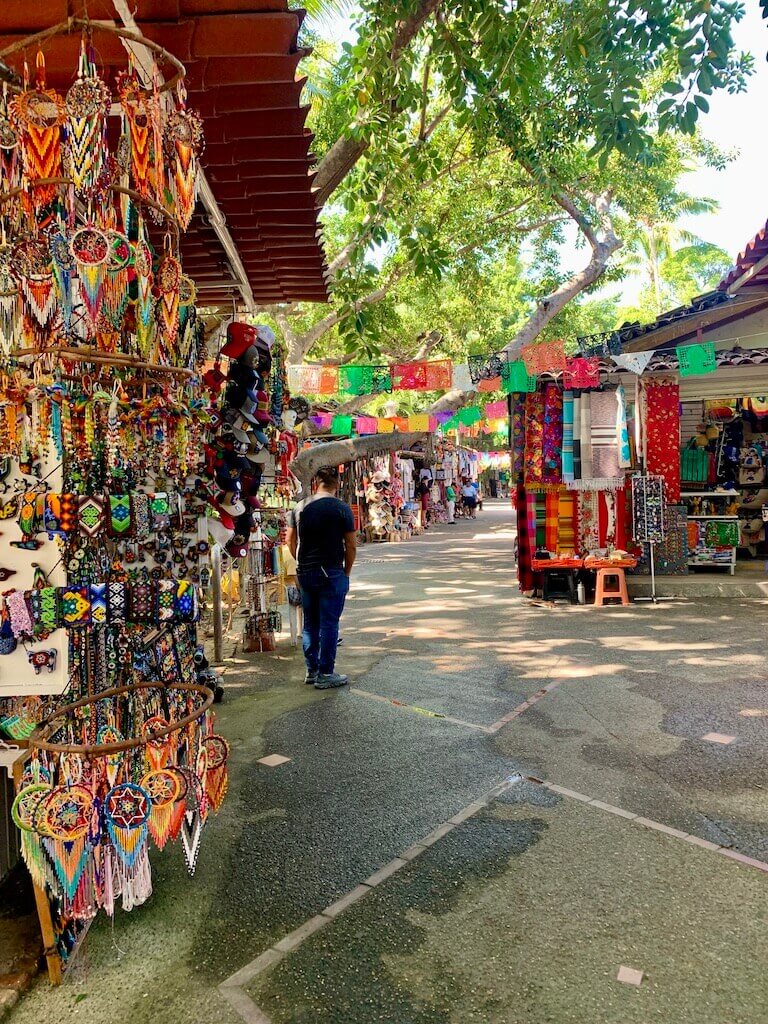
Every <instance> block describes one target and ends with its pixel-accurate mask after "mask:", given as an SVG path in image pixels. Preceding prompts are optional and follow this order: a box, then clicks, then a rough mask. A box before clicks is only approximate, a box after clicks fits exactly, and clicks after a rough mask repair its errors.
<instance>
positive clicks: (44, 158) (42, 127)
mask: <svg viewBox="0 0 768 1024" xmlns="http://www.w3.org/2000/svg"><path fill="white" fill-rule="evenodd" d="M24 70H25V75H24V78H25V83H26V78H27V70H26V65H25V69H24ZM10 109H11V118H12V120H13V123H14V125H15V126H16V128H17V129H18V132H19V143H20V146H21V158H22V166H23V168H24V177H25V178H26V180H27V181H28V182H29V184H30V187H31V189H32V199H33V203H34V206H35V207H36V208H39V207H40V206H45V205H46V204H47V203H50V202H51V201H52V200H53V199H54V198H55V197H56V193H57V185H55V184H46V185H37V184H35V183H36V182H37V181H40V180H41V179H48V178H60V177H61V175H62V159H61V126H62V125H63V124H64V122H65V120H66V108H65V106H64V100H63V99H62V98H61V96H60V95H59V94H58V93H57V92H56V91H55V89H46V87H45V58H44V57H43V54H42V52H38V54H37V76H36V82H35V88H34V89H29V88H26V89H25V90H24V92H22V93H19V95H18V96H16V97H15V98H14V99H13V100H12V101H11V103H10Z"/></svg>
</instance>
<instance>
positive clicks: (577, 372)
mask: <svg viewBox="0 0 768 1024" xmlns="http://www.w3.org/2000/svg"><path fill="white" fill-rule="evenodd" d="M563 387H564V388H566V390H570V389H571V388H581V389H584V388H597V387H600V360H599V359H597V358H593V357H589V358H585V357H584V356H579V357H577V358H576V359H568V360H567V362H566V365H565V370H563Z"/></svg>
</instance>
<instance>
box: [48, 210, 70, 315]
mask: <svg viewBox="0 0 768 1024" xmlns="http://www.w3.org/2000/svg"><path fill="white" fill-rule="evenodd" d="M48 245H49V248H50V252H51V268H52V271H53V277H54V280H55V282H56V290H57V292H58V301H59V308H60V310H61V323H62V327H63V328H64V332H65V334H69V333H70V332H71V330H72V312H73V308H74V307H73V300H72V282H73V280H74V277H75V269H76V268H75V259H74V256H73V255H72V252H71V250H70V247H69V239H68V238H67V236H66V234H65V233H64V229H63V228H62V229H61V230H59V231H54V232H53V233H52V234H51V235H50V237H49V240H48Z"/></svg>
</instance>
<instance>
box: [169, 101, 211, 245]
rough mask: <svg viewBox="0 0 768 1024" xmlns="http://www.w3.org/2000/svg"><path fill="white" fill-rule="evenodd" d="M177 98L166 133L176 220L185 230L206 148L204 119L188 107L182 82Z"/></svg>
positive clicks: (193, 203) (191, 212)
mask: <svg viewBox="0 0 768 1024" xmlns="http://www.w3.org/2000/svg"><path fill="white" fill-rule="evenodd" d="M178 97H179V107H178V109H177V110H174V111H173V112H172V113H170V114H169V115H168V119H167V121H166V123H165V133H164V136H165V150H166V153H167V155H168V163H169V179H170V186H171V193H172V195H173V201H174V206H175V209H176V219H177V221H178V223H179V226H180V227H181V228H182V229H183V230H184V231H186V229H187V228H188V227H189V224H190V221H191V220H192V214H193V212H194V209H195V199H196V191H197V171H198V166H199V164H198V160H199V157H200V155H201V153H202V152H203V148H204V141H203V122H202V119H201V117H200V115H199V114H198V113H197V111H195V110H188V109H187V106H186V98H187V97H186V90H185V89H184V87H183V85H181V84H180V85H179V90H178Z"/></svg>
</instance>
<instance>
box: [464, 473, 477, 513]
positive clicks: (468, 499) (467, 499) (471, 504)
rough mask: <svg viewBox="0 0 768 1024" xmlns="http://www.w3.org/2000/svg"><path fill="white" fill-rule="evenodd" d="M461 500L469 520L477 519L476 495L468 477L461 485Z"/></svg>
mask: <svg viewBox="0 0 768 1024" xmlns="http://www.w3.org/2000/svg"><path fill="white" fill-rule="evenodd" d="M461 500H462V503H463V504H464V507H465V508H467V509H469V518H470V519H477V511H476V510H477V494H476V492H475V488H474V487H473V486H472V484H471V482H470V480H469V478H468V477H465V478H464V480H463V481H462V484H461Z"/></svg>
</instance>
